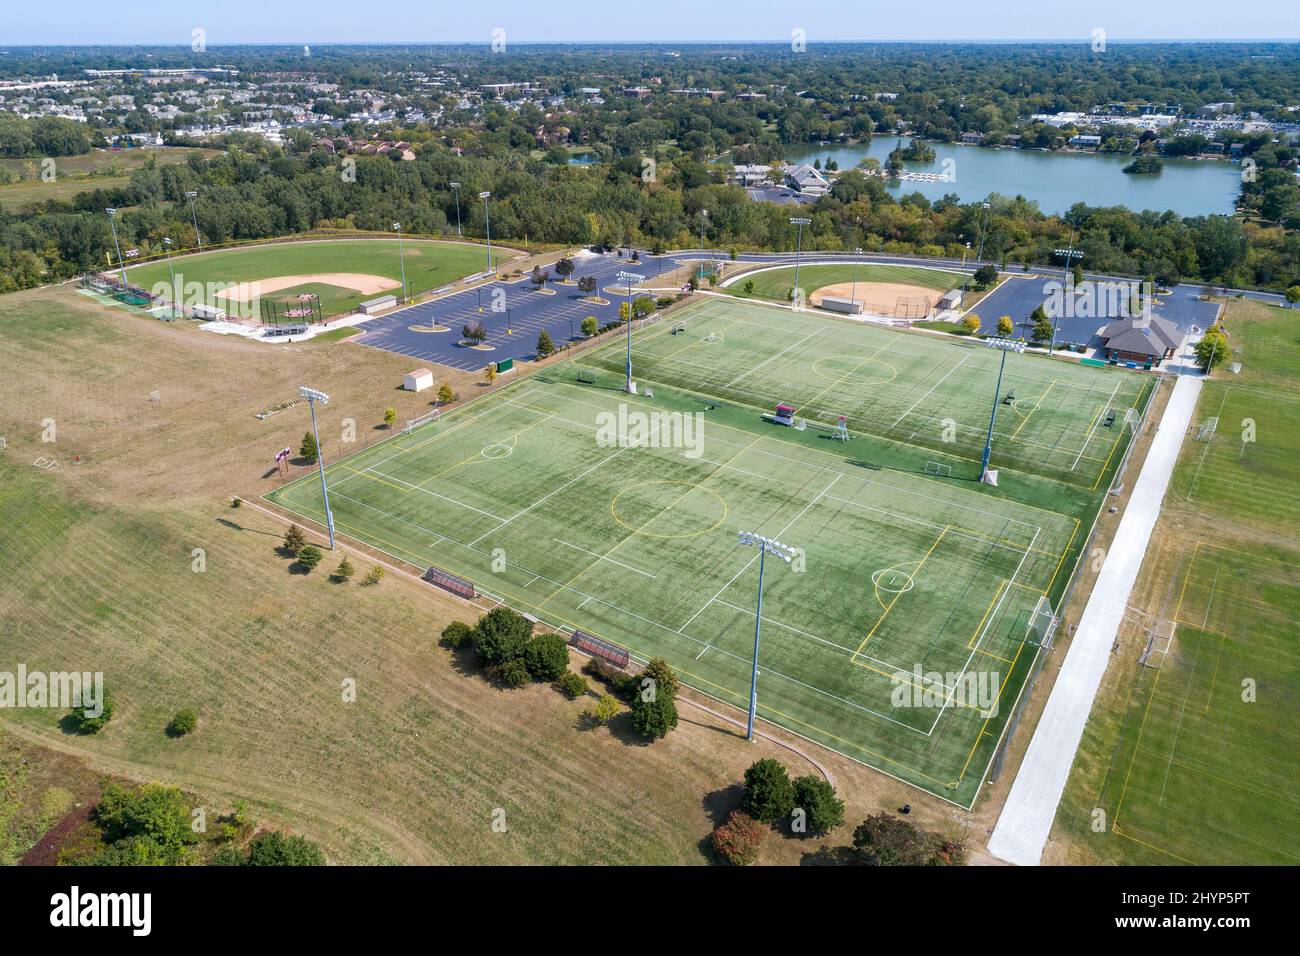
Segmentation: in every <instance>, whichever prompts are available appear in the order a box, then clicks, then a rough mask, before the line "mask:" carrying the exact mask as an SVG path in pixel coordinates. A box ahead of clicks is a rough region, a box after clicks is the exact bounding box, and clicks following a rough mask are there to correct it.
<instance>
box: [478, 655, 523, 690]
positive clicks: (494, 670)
mask: <svg viewBox="0 0 1300 956" xmlns="http://www.w3.org/2000/svg"><path fill="white" fill-rule="evenodd" d="M488 674H489V675H490V676H492V677H494V678H496V679H497V680H499V681H500V682H501V683H503V684H505V685H506V686H507V687H523V686H524V685H525V684H527V683H528V682H529V681H531V680H532V679H533V675H532V674H530V673H528V665H527V664H525V663H524V662H523V660H522V659H521V658H518V657H516V658H513V659H512V660H508V661H506V662H505V663H503V664H493V665H492V666H490V667H489V668H488Z"/></svg>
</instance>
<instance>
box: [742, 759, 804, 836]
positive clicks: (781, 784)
mask: <svg viewBox="0 0 1300 956" xmlns="http://www.w3.org/2000/svg"><path fill="white" fill-rule="evenodd" d="M742 806H743V807H744V808H745V812H747V813H748V814H749V815H750V816H752V817H753V818H754V819H755V820H761V821H762V822H763V823H776V822H777V821H778V820H784V819H786V818H787V817H789V816H790V812H791V811H792V810H793V809H794V785H793V784H792V783H790V775H789V774H788V773H786V769H785V766H784V765H783V764H782V763H781V762H780V761H779V760H774V759H772V758H771V757H764V758H763V759H762V760H759V761H756V762H755V763H753V764H752V765H751V766H750V768H749V769H748V770H746V771H745V796H744V800H743V801H742Z"/></svg>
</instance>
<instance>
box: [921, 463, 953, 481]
mask: <svg viewBox="0 0 1300 956" xmlns="http://www.w3.org/2000/svg"><path fill="white" fill-rule="evenodd" d="M925 473H926V474H927V475H938V476H939V477H940V478H949V477H951V476H952V465H945V464H944V463H943V462H939V461H927V462H926V463H925Z"/></svg>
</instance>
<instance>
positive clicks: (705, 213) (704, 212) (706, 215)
mask: <svg viewBox="0 0 1300 956" xmlns="http://www.w3.org/2000/svg"><path fill="white" fill-rule="evenodd" d="M708 218H709V211H708V210H707V209H701V210H700V285H704V220H706V219H708Z"/></svg>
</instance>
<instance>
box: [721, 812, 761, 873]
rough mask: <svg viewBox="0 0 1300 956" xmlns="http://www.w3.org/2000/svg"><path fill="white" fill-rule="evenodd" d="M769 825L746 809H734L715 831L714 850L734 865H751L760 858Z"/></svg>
mask: <svg viewBox="0 0 1300 956" xmlns="http://www.w3.org/2000/svg"><path fill="white" fill-rule="evenodd" d="M767 832H768V827H766V826H764V825H763V824H762V823H760V822H759V821H757V820H755V819H754V818H753V817H751V816H750V815H749V814H748V813H746V812H745V811H744V810H733V811H731V814H730V815H729V816H728V817H727V819H726V821H725V822H724V823H722V824H720V825H719V826H718V828H717V829H716V830H714V831H713V837H712V840H713V852H715V853H717V854H718V856H720V857H722V859H724V860H726V861H727V862H728V863H730V864H731V865H732V866H749V865H750V864H751V863H754V862H756V861H757V860H758V851H759V850H760V849H762V846H763V840H764V838H765V837H766V836H767Z"/></svg>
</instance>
